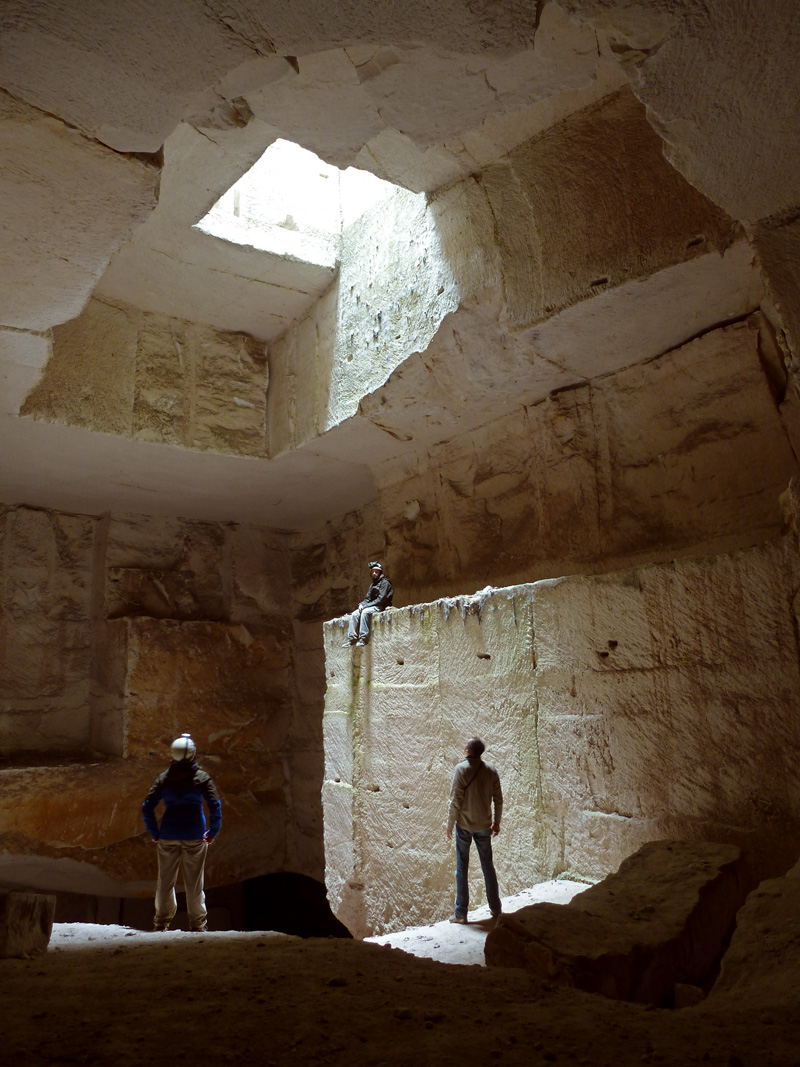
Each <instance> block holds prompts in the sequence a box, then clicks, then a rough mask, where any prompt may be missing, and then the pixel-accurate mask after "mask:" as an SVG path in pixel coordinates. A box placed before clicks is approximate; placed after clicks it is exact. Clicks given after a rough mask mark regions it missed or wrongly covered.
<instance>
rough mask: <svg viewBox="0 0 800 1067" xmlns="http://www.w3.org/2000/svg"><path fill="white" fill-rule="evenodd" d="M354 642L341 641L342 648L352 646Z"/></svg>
mask: <svg viewBox="0 0 800 1067" xmlns="http://www.w3.org/2000/svg"><path fill="white" fill-rule="evenodd" d="M354 644H355V641H343V642H342V648H352V647H353V645H354Z"/></svg>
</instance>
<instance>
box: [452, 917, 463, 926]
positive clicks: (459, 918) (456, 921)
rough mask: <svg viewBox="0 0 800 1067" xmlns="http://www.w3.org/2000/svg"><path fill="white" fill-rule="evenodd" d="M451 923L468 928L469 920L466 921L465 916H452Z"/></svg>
mask: <svg viewBox="0 0 800 1067" xmlns="http://www.w3.org/2000/svg"><path fill="white" fill-rule="evenodd" d="M450 922H451V923H458V924H459V926H466V924H467V919H466V916H464V915H451V916H450Z"/></svg>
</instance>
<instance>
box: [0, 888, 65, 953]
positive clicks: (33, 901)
mask: <svg viewBox="0 0 800 1067" xmlns="http://www.w3.org/2000/svg"><path fill="white" fill-rule="evenodd" d="M55 910H56V898H55V897H54V896H50V895H48V894H44V893H16V892H11V893H0V959H13V958H23V959H26V958H28V957H29V956H39V955H40V954H41V953H42V952H46V951H47V946H48V944H49V943H50V935H51V933H52V932H53V916H54V915H55Z"/></svg>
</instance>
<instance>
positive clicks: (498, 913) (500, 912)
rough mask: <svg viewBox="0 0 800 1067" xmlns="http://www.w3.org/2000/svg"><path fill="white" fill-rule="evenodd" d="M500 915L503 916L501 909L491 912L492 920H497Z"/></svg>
mask: <svg viewBox="0 0 800 1067" xmlns="http://www.w3.org/2000/svg"><path fill="white" fill-rule="evenodd" d="M502 914H503V912H502V909H501V910H500V911H493V912H492V918H493V919H499V918H500V916H501V915H502Z"/></svg>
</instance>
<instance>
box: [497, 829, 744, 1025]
mask: <svg viewBox="0 0 800 1067" xmlns="http://www.w3.org/2000/svg"><path fill="white" fill-rule="evenodd" d="M746 892H747V871H746V868H745V865H744V863H743V861H742V858H741V852H740V850H739V849H738V848H736V847H735V846H732V845H717V844H712V843H686V842H680V841H653V842H650V843H649V844H647V845H644V846H643V847H642V848H641V849H639V851H638V852H636V853H635V854H634V855H633V856H630V857H629V858H628V859H627V860H625V861H624V863H622V865H621V866H620V869H619V870H618V871H617V872H616V874H612V875H609V876H608V877H607V878H605V879H604V880H603V881H602V882H600V883H598V884H597V885H595V886H592V887H591V888H590V889H587V890H586V891H585V892H583V893H581V894H579V895H578V896H577V897H575V898H574V899H573V900H572V901H571V902H570V903H569V904H567V905H558V904H546V903H545V904H533V905H531V906H530V907H527V908H522V909H521V910H520V911H518V912H515V913H513V914H511V915H504V916H503V917H502V918H501V919H500V920H499V922H498V923H497V925H496V926H495V927H494V929H493V930H491V931H490V932H489V935H488V937H487V939H486V946H485V955H486V962H487V964H489V966H494V967H524V968H525V969H526V970H528V971H530V972H531V973H532V974H534V975H536V976H537V977H538V978H541V979H544V980H547V981H551V982H556V983H558V984H560V985H565V986H572V987H575V988H578V989H584V990H586V991H587V992H590V993H600V994H603V995H604V996H607V997H612V998H614V999H615V1000H631V1001H636V1002H639V1003H644V1004H654V1005H664V1004H667V1003H669V1002H670V1001H671V999H672V998H673V996H674V990H675V985H676V983H681V984H684V985H695V986H702V985H703V984H704V983H705V982H706V981H707V980H708V979H709V977H710V976H711V974H712V973H713V969H714V966H715V964H716V963H717V961H718V960H719V957H720V955H721V954H722V951H723V949H724V947H725V944H726V943H727V940H728V938H729V937H730V933H731V930H732V929H733V926H734V924H735V922H736V912H737V911H738V909H739V908H740V906H741V904H742V902H743V900H744V898H745V895H746Z"/></svg>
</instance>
